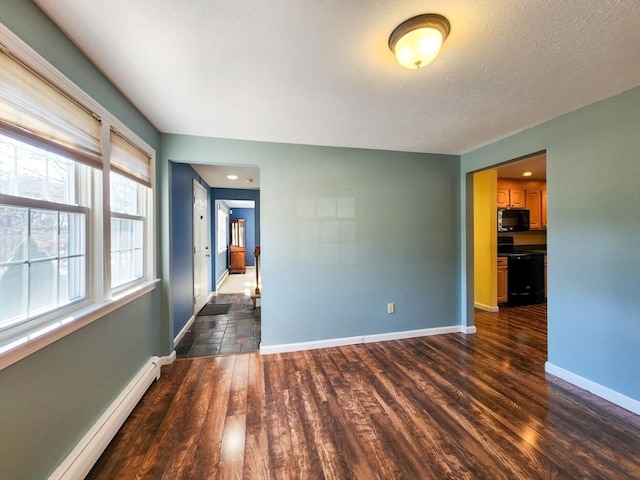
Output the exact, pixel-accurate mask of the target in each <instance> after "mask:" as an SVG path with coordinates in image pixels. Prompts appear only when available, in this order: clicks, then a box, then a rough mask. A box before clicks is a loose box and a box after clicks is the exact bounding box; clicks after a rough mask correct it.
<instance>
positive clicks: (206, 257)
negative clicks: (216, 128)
mask: <svg viewBox="0 0 640 480" xmlns="http://www.w3.org/2000/svg"><path fill="white" fill-rule="evenodd" d="M207 210H208V208H207V191H206V190H205V188H204V187H203V186H202V185H200V184H199V183H198V182H196V181H194V182H193V303H194V305H193V313H194V315H195V314H197V313H198V312H199V311H200V309H201V308H202V307H203V306H204V304H205V303H206V302H207V298H208V297H209V265H210V263H211V254H210V249H209V236H210V235H209V233H210V232H209V218H208V216H207Z"/></svg>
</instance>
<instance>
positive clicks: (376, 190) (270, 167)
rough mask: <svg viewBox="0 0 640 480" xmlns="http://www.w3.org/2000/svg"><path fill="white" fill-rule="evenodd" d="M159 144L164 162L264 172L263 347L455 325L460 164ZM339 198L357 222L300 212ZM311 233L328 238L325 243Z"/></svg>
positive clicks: (258, 145) (268, 147) (282, 147)
mask: <svg viewBox="0 0 640 480" xmlns="http://www.w3.org/2000/svg"><path fill="white" fill-rule="evenodd" d="M162 145H163V147H162V154H163V159H162V162H163V165H164V164H166V162H168V160H175V161H181V162H190V163H221V164H227V165H228V164H236V163H244V164H254V165H259V167H260V200H261V212H260V220H261V226H260V229H261V232H260V235H261V239H260V241H261V247H262V256H261V265H260V267H261V270H260V271H261V276H262V345H263V346H270V345H279V344H286V343H295V342H307V341H314V340H326V339H334V338H341V337H350V336H362V335H370V334H376V333H387V332H397V331H405V330H413V329H421V328H430V327H440V326H445V325H452V324H454V323H456V322H457V320H456V319H457V318H458V317H459V315H458V314H457V312H456V305H457V304H458V299H457V287H456V285H457V283H458V278H457V265H458V260H457V255H458V251H459V246H458V243H457V242H458V240H457V239H458V238H459V233H458V222H457V218H458V214H459V212H458V210H459V207H458V203H457V202H458V200H457V198H459V191H458V177H459V165H458V157H456V156H447V155H425V154H412V153H399V152H387V151H373V150H361V149H347V148H329V147H313V146H302V145H286V144H275V143H262V142H250V141H239V140H223V139H214V138H202V137H188V136H182V135H162ZM309 199H312V200H309ZM336 199H347V200H344V201H345V202H346V203H347V204H349V203H350V202H352V204H353V206H354V208H353V216H349V215H350V213H349V212H348V210H349V208H346V209H345V210H342V211H341V212H342V214H343V215H347V216H346V217H336V216H330V215H328V216H324V217H322V218H320V217H317V216H315V217H312V216H310V215H309V214H308V212H307V213H305V208H304V205H305V202H308V201H314V202H318V201H319V202H329V203H331V202H337V201H338V200H336ZM340 201H341V202H342V201H343V200H340ZM344 222H346V223H347V225H344ZM338 224H340V225H338ZM343 226H344V230H340V231H339V232H338V231H337V230H336V231H334V230H332V228H334V227H337V228H338V229H340V228H343ZM305 229H307V230H305ZM308 229H311V230H313V229H325V230H322V233H321V235H322V241H321V242H320V243H318V242H315V243H314V242H313V241H311V240H310V238H309V235H310V232H309V230H308ZM354 232H355V233H354ZM176 234H177V233H176ZM311 236H312V235H311ZM314 249H315V251H317V252H320V253H319V254H318V257H317V258H318V260H317V261H314V260H313V253H312V251H313V250H314ZM310 252H311V253H310ZM351 252H355V257H354V256H353V255H351ZM334 255H335V257H334ZM174 301H175V299H174ZM388 302H394V303H395V304H396V312H397V313H396V314H395V315H388V314H387V313H386V311H387V303H388Z"/></svg>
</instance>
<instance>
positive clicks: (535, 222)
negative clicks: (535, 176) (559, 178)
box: [497, 179, 547, 230]
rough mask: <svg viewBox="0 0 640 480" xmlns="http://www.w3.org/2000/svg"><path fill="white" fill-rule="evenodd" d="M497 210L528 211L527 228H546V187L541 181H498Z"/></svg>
mask: <svg viewBox="0 0 640 480" xmlns="http://www.w3.org/2000/svg"><path fill="white" fill-rule="evenodd" d="M497 206H498V208H526V209H528V210H529V228H530V229H531V230H545V229H546V228H547V186H546V183H545V182H543V181H533V180H530V181H527V180H525V181H519V180H504V179H498V188H497Z"/></svg>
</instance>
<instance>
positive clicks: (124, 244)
mask: <svg viewBox="0 0 640 480" xmlns="http://www.w3.org/2000/svg"><path fill="white" fill-rule="evenodd" d="M143 276H144V221H143V220H130V219H123V218H112V219H111V286H112V287H117V286H120V285H124V284H125V283H128V282H131V281H133V280H136V279H139V278H142V277H143Z"/></svg>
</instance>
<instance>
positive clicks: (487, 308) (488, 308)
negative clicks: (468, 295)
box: [473, 302, 500, 313]
mask: <svg viewBox="0 0 640 480" xmlns="http://www.w3.org/2000/svg"><path fill="white" fill-rule="evenodd" d="M473 306H474V307H475V308H477V309H478V310H483V311H485V312H491V313H496V312H499V311H500V309H499V308H498V307H497V306H495V307H492V306H491V305H485V304H484V303H480V302H474V303H473Z"/></svg>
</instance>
